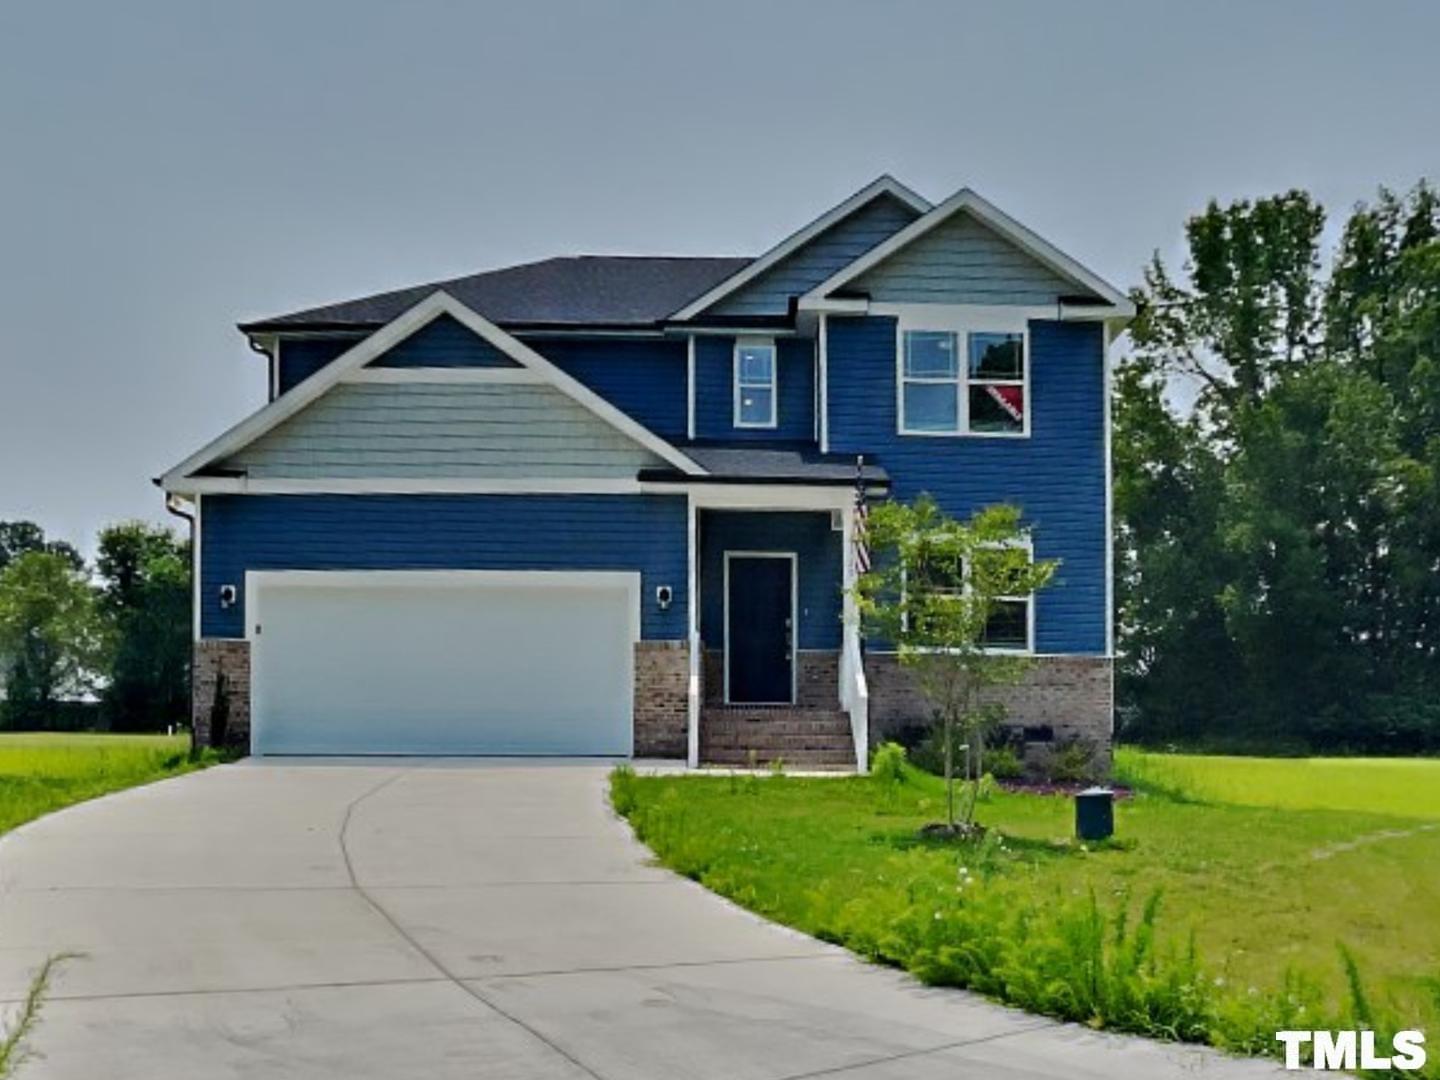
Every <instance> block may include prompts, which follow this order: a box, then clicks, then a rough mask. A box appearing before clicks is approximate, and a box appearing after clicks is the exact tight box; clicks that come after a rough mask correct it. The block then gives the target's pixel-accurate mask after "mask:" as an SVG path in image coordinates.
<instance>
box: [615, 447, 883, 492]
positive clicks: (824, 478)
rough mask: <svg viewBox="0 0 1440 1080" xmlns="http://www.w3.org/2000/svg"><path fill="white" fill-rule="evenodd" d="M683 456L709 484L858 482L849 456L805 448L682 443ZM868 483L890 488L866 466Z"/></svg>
mask: <svg viewBox="0 0 1440 1080" xmlns="http://www.w3.org/2000/svg"><path fill="white" fill-rule="evenodd" d="M678 448H679V450H680V452H681V453H683V454H685V455H686V456H687V457H689V458H691V459H692V460H693V461H694V462H695V463H696V464H697V465H699V466H700V467H701V468H703V469H704V470H705V471H706V472H708V473H709V474H710V475H709V476H708V477H706V479H708V480H714V481H718V482H721V483H724V482H726V481H733V482H741V481H755V482H761V483H763V482H766V481H769V482H772V483H806V484H853V483H854V482H855V458H854V457H853V456H851V455H847V454H822V453H820V452H819V451H818V450H815V449H811V448H809V447H805V446H769V445H764V444H761V445H755V446H736V445H734V444H733V443H732V444H729V445H726V446H707V445H705V444H702V443H680V444H678ZM642 476H645V477H646V478H648V479H665V478H667V476H668V474H665V475H662V474H661V472H660V471H647V472H646V473H644V474H642ZM865 480H866V483H868V484H877V485H881V484H888V483H889V482H890V478H889V476H888V475H887V474H886V472H885V470H884V469H882V468H880V466H878V465H874V464H870V463H868V462H867V463H866V465H865Z"/></svg>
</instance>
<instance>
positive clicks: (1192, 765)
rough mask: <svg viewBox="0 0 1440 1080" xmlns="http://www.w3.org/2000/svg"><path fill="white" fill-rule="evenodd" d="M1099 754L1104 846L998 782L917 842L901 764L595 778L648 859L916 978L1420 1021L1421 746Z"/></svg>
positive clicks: (1439, 818)
mask: <svg viewBox="0 0 1440 1080" xmlns="http://www.w3.org/2000/svg"><path fill="white" fill-rule="evenodd" d="M1118 764H1119V768H1120V771H1121V774H1122V778H1124V779H1127V780H1130V781H1131V782H1135V783H1137V784H1138V785H1139V786H1140V788H1141V790H1140V792H1139V793H1138V794H1137V796H1136V797H1135V798H1134V799H1132V800H1129V801H1126V802H1123V803H1121V804H1120V805H1119V806H1118V807H1117V812H1116V825H1117V842H1115V843H1113V844H1106V845H1100V846H1098V847H1094V848H1091V849H1089V850H1087V849H1085V848H1084V847H1082V846H1081V845H1079V844H1077V843H1074V842H1073V841H1072V840H1071V839H1070V837H1071V834H1072V823H1073V810H1072V805H1071V803H1070V801H1069V800H1068V799H1065V798H1060V797H1054V796H1038V795H1018V794H1006V793H997V794H995V795H994V796H993V797H992V798H991V799H990V800H989V801H988V802H986V803H982V805H981V806H980V807H979V814H978V817H979V820H980V821H981V822H982V823H983V824H985V825H987V826H989V828H990V830H991V834H990V835H989V836H987V838H986V840H985V841H984V842H982V843H980V844H978V845H977V844H968V845H966V844H957V843H954V842H941V841H922V840H921V839H920V838H919V836H918V831H917V830H918V829H919V827H920V826H921V825H923V824H925V823H927V822H930V821H934V820H936V819H937V818H939V817H940V816H941V815H942V814H943V806H944V802H943V788H942V785H941V784H940V782H939V781H938V780H937V779H936V778H934V777H931V776H928V775H925V774H923V773H920V772H918V771H916V770H914V769H911V768H909V767H908V766H907V767H906V769H905V771H904V772H903V774H902V775H901V777H900V779H898V780H896V781H891V782H887V781H884V780H881V779H879V778H875V777H850V778H843V779H800V778H793V777H783V778H771V777H755V778H749V777H747V778H729V777H713V778H712V777H694V776H670V777H633V776H631V775H629V774H627V773H625V772H623V771H622V772H621V773H619V774H618V775H617V777H616V779H615V782H614V786H613V795H614V798H615V801H616V806H617V809H619V810H620V811H621V812H622V813H624V814H625V815H626V816H627V817H628V818H629V819H630V820H631V822H632V823H633V824H634V826H635V828H636V830H637V832H638V833H639V835H640V837H641V838H642V839H643V840H644V841H645V842H646V843H648V844H649V845H650V846H651V848H652V849H653V850H654V851H655V852H656V854H657V856H658V857H659V859H660V860H661V861H662V862H664V863H665V864H667V865H669V866H671V867H672V868H674V869H676V870H677V871H679V872H681V873H683V874H686V875H688V876H691V877H693V878H695V879H697V880H699V881H700V882H702V883H703V884H705V885H706V886H708V887H710V888H712V889H714V890H715V891H717V892H720V893H723V894H724V895H726V896H729V897H731V898H732V899H734V900H736V901H737V902H739V903H741V904H743V905H744V906H746V907H749V908H751V909H753V910H755V911H758V912H760V913H761V914H763V915H766V916H768V917H770V918H773V919H775V920H777V921H779V922H783V923H787V924H789V925H791V926H794V927H797V928H799V929H801V930H804V931H807V932H809V933H811V934H815V935H816V936H818V937H821V938H825V939H827V940H833V941H837V942H840V943H842V944H845V945H847V946H849V947H850V948H852V949H855V950H856V951H857V952H859V953H861V954H862V955H865V956H867V957H870V958H872V959H875V960H879V961H883V962H887V963H893V964H897V965H899V966H903V967H906V968H908V969H909V970H911V971H913V972H915V973H916V974H917V975H918V976H919V977H921V978H922V979H925V980H926V981H929V982H933V983H938V984H945V985H960V986H970V987H972V988H974V989H977V990H980V991H982V992H985V993H988V994H990V995H992V996H995V997H998V998H1002V999H1004V1000H1008V1001H1011V1002H1013V1003H1015V1004H1019V1005H1021V1006H1023V1007H1026V1008H1031V1009H1033V1010H1035V1011H1039V1012H1046V1013H1050V1014H1052V1015H1058V1016H1064V1017H1066V1018H1069V1019H1076V1020H1081V1021H1085V1022H1089V1023H1093V1024H1095V1025H1097V1026H1105V1027H1115V1028H1120V1029H1124V1030H1132V1031H1141V1032H1145V1033H1148V1034H1152V1035H1159V1036H1162V1037H1173V1038H1185V1039H1191V1040H1196V1041H1209V1042H1213V1043H1216V1044H1218V1045H1222V1046H1229V1047H1233V1048H1236V1049H1242V1050H1247V1051H1251V1052H1272V1051H1273V1050H1274V1049H1275V1046H1276V1044H1274V1043H1273V1042H1272V1038H1273V1033H1274V1031H1276V1030H1278V1029H1279V1028H1281V1027H1286V1026H1289V1027H1301V1028H1307V1029H1308V1028H1312V1027H1348V1026H1352V1025H1351V1024H1350V1023H1348V1021H1349V1020H1351V1019H1355V1018H1357V1017H1360V1018H1363V1017H1364V1016H1365V1015H1371V1016H1373V1020H1374V1024H1375V1026H1377V1027H1379V1028H1382V1029H1383V1028H1384V1027H1386V1026H1387V1025H1389V1024H1399V1025H1400V1026H1404V1027H1419V1028H1421V1029H1426V1028H1427V1027H1428V1029H1429V1031H1430V1033H1431V1037H1432V1039H1433V1040H1436V1041H1440V1038H1437V1036H1440V984H1437V983H1436V982H1435V981H1434V980H1437V979H1440V761H1408V760H1404V761H1401V760H1395V761H1376V760H1356V761H1348V760H1346V761H1339V760H1324V761H1318V760H1314V761H1306V760H1283V759H1281V760H1264V759H1253V758H1238V759H1237V758H1202V757H1181V756H1170V755H1150V754H1142V753H1140V752H1137V751H1125V752H1122V754H1121V755H1120V757H1119V762H1118ZM1155 896H1158V897H1159V901H1158V904H1159V906H1158V909H1156V910H1155V911H1154V912H1152V915H1151V917H1150V918H1149V919H1147V918H1146V916H1145V908H1146V905H1147V902H1150V901H1151V900H1152V897H1155ZM1092 897H1093V901H1092ZM1122 912H1123V913H1124V915H1123V916H1122V914H1121V913H1122ZM1192 941H1193V952H1192V944H1191V943H1192ZM1342 944H1343V945H1344V946H1345V947H1346V949H1348V950H1349V951H1350V953H1351V954H1352V955H1353V957H1354V959H1355V962H1356V969H1357V971H1358V976H1359V986H1360V988H1361V990H1362V994H1361V996H1360V997H1359V998H1358V999H1357V997H1356V995H1355V994H1354V993H1353V991H1352V990H1351V985H1352V984H1351V983H1350V981H1349V980H1348V979H1347V971H1346V967H1345V965H1344V963H1343V962H1342V959H1341V953H1340V949H1339V946H1340V945H1342ZM1327 1020H1328V1021H1329V1022H1328V1023H1327V1022H1325V1021H1327ZM1312 1021H1315V1022H1312ZM1342 1021H1347V1022H1344V1023H1342ZM1431 1057H1432V1061H1433V1060H1434V1059H1435V1058H1436V1057H1440V1055H1435V1054H1432V1055H1431ZM1432 1068H1433V1066H1432Z"/></svg>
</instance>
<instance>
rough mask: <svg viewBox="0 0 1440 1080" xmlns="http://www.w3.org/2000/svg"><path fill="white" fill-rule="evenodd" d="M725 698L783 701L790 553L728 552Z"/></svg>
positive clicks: (788, 693)
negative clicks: (757, 553)
mask: <svg viewBox="0 0 1440 1080" xmlns="http://www.w3.org/2000/svg"><path fill="white" fill-rule="evenodd" d="M725 571H726V572H725V665H726V691H727V693H726V699H727V700H728V701H730V702H731V703H732V704H767V705H776V704H787V703H789V702H790V701H792V700H793V696H794V679H793V676H792V672H793V670H794V664H795V653H794V648H795V627H794V625H793V619H794V614H795V610H794V609H795V593H794V588H795V556H794V555H756V554H747V553H743V552H731V553H727V555H726V560H725Z"/></svg>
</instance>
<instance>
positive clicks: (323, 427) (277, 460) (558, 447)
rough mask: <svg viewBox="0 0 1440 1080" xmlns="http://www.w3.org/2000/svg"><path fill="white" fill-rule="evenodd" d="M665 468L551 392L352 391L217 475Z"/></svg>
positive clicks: (347, 387) (594, 473) (426, 387)
mask: <svg viewBox="0 0 1440 1080" xmlns="http://www.w3.org/2000/svg"><path fill="white" fill-rule="evenodd" d="M663 464H664V462H663V460H662V459H661V458H660V457H659V456H658V455H656V454H654V453H652V452H651V451H649V450H647V449H645V448H644V447H643V446H641V445H640V444H639V443H637V442H635V441H634V440H633V439H631V438H629V437H628V436H627V435H625V434H624V433H622V432H621V431H619V430H617V429H616V428H615V427H613V426H611V425H610V424H608V423H606V422H605V421H604V420H602V419H601V418H600V417H598V416H596V415H595V414H594V413H593V412H591V411H590V410H589V409H587V408H585V407H584V406H582V405H580V404H579V403H577V402H576V401H574V400H573V399H572V398H570V397H569V396H567V395H566V394H564V393H562V392H561V391H560V390H558V389H557V388H555V387H554V386H550V385H547V384H544V383H540V382H493V383H492V382H479V383H468V382H462V383H435V382H402V383H391V382H347V383H341V384H340V385H338V386H335V387H333V388H332V389H331V390H330V391H329V393H327V394H325V395H324V396H322V397H320V398H317V399H316V400H315V401H314V402H312V403H311V404H310V405H309V406H308V407H307V408H305V409H304V410H302V411H301V412H299V413H297V414H296V415H294V416H292V417H290V418H289V419H288V420H286V421H284V422H283V423H281V424H280V425H278V426H277V427H275V428H273V429H271V430H270V431H268V432H266V433H265V434H264V435H262V436H260V437H259V438H258V439H256V440H255V441H254V442H252V443H250V444H249V445H247V446H245V447H244V448H243V449H241V450H239V451H237V452H235V453H234V454H231V455H230V456H229V457H227V458H225V459H223V460H222V461H221V462H220V463H219V464H218V466H217V467H218V468H219V469H221V470H223V471H227V472H228V471H238V472H243V473H244V474H246V475H247V476H249V477H250V478H252V479H258V478H269V479H278V478H283V479H340V478H365V479H381V478H385V479H402V478H415V479H424V478H430V479H445V478H485V479H504V478H531V477H543V478H564V479H574V478H590V477H611V478H633V477H634V476H635V474H636V472H637V471H638V470H640V469H643V468H652V467H656V466H660V465H663Z"/></svg>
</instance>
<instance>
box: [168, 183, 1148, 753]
mask: <svg viewBox="0 0 1440 1080" xmlns="http://www.w3.org/2000/svg"><path fill="white" fill-rule="evenodd" d="M1132 315H1133V310H1132V307H1131V305H1130V303H1129V301H1128V300H1127V299H1126V297H1125V296H1124V295H1122V294H1121V293H1120V292H1118V291H1117V290H1116V289H1115V288H1113V287H1112V286H1110V285H1109V284H1107V283H1106V282H1104V281H1103V280H1101V279H1100V278H1099V277H1097V276H1096V275H1095V274H1093V273H1091V272H1090V271H1088V270H1086V269H1085V268H1084V267H1083V266H1081V265H1080V264H1079V263H1078V262H1076V261H1075V260H1074V259H1072V258H1070V257H1069V256H1067V255H1065V254H1063V253H1061V252H1060V251H1058V250H1057V249H1056V248H1054V247H1053V246H1051V245H1050V244H1048V243H1047V242H1045V241H1044V240H1042V239H1041V238H1040V237H1038V236H1036V235H1035V234H1034V233H1032V232H1030V231H1029V230H1028V229H1026V228H1025V227H1024V226H1022V225H1020V224H1019V223H1017V222H1016V221H1014V220H1012V219H1011V218H1009V217H1007V216H1006V215H1005V214H1004V213H1002V212H1001V211H1000V210H998V209H996V208H995V207H994V206H992V205H991V204H990V203H988V202H986V201H985V200H984V199H982V198H981V197H980V196H978V195H977V194H975V193H974V192H973V191H970V190H968V189H965V190H962V191H960V192H958V193H957V194H955V195H954V196H952V197H950V198H949V199H947V200H945V201H944V202H941V203H939V204H938V205H932V204H931V203H929V202H927V201H926V200H925V199H923V198H921V197H920V196H919V195H917V194H915V193H914V192H913V191H911V190H909V189H908V188H906V187H905V186H903V185H902V184H900V183H898V182H897V181H895V180H894V179H892V178H890V177H888V176H887V177H881V178H880V179H879V180H876V181H875V182H874V183H872V184H870V185H869V186H867V187H865V188H864V189H863V190H861V191H859V192H857V193H856V194H855V195H853V196H851V197H850V198H848V199H846V200H845V201H844V202H842V203H840V204H839V205H838V206H835V207H833V208H832V209H830V210H827V211H826V212H825V213H823V214H821V215H820V216H819V217H818V218H816V219H815V220H814V221H812V222H810V223H809V224H807V225H805V226H804V227H803V228H801V229H800V230H799V231H797V232H795V233H794V234H793V235H791V236H789V237H787V238H786V239H784V240H783V241H781V242H780V243H779V244H777V245H776V246H775V247H773V248H771V249H770V250H769V251H767V252H765V253H764V254H763V255H760V256H759V257H758V258H649V257H611V256H581V257H567V258H555V259H548V260H545V261H542V262H537V263H531V264H527V265H522V266H513V267H508V268H506V269H501V270H494V271H490V272H486V273H479V274H474V275H471V276H468V277H462V278H457V279H455V280H451V281H442V282H438V283H435V284H430V285H422V286H417V287H415V288H409V289H403V290H400V291H397V292H390V293H384V294H381V295H378V296H370V297H366V298H364V299H360V300H353V301H348V302H345V303H337V304H332V305H329V306H326V307H320V308H313V309H311V310H307V311H301V312H297V313H294V314H289V315H282V316H279V317H275V318H266V319H259V320H256V321H254V322H249V323H245V324H243V325H241V327H240V330H241V331H242V332H243V333H244V334H245V335H246V336H247V337H248V338H249V340H250V343H251V345H252V347H253V348H254V349H255V350H256V351H257V352H260V353H263V354H264V356H265V357H266V358H267V363H268V365H269V380H270V401H269V403H268V404H266V405H265V406H264V407H263V408H261V409H260V410H259V411H258V412H256V413H254V414H253V415H251V416H249V417H248V418H247V419H245V420H244V421H243V422H241V423H239V424H238V425H236V426H235V427H234V428H232V429H231V430H230V431H227V432H225V433H224V434H223V435H221V436H220V437H219V438H217V439H215V440H214V441H213V442H211V443H210V444H209V445H207V446H205V447H203V448H202V449H200V450H199V451H197V452H196V453H194V454H192V455H191V456H189V457H188V458H186V459H185V460H184V461H183V462H181V463H180V464H179V465H177V466H175V467H174V468H173V469H171V470H170V471H169V472H167V473H165V474H164V476H163V477H161V478H160V479H159V481H158V483H159V484H160V485H161V486H162V487H163V489H164V490H165V492H166V493H167V496H168V499H169V501H170V504H171V507H172V509H175V510H177V512H181V513H184V514H187V515H190V516H192V517H193V521H194V534H195V558H196V574H195V580H196V590H197V591H196V600H195V609H196V614H195V627H194V634H195V667H194V671H195V679H194V682H195V702H194V709H195V712H194V716H195V723H196V726H197V731H198V732H199V734H200V737H201V738H202V739H204V740H207V741H220V740H228V741H232V742H237V743H240V744H247V743H248V746H249V749H250V751H251V752H252V753H256V754H292V753H293V754H321V753H323V754H332V753H336V754H339V753H343V754H385V753H397V754H563V755H617V756H632V755H633V756H635V757H674V758H684V759H688V761H689V762H690V763H691V764H692V765H695V764H700V763H706V762H722V763H723V762H728V763H744V762H747V761H756V760H758V761H765V760H769V759H771V758H773V757H776V756H779V757H782V758H783V759H784V760H785V761H786V762H787V763H789V764H794V765H797V766H799V765H832V766H839V767H847V766H859V767H861V768H863V767H864V762H865V756H866V748H867V746H868V744H869V743H870V742H871V741H872V740H873V739H875V738H877V737H878V736H879V735H880V734H881V733H883V732H885V731H888V730H891V729H894V728H896V727H898V726H903V725H905V724H907V723H913V722H916V721H922V720H923V719H924V718H925V715H926V709H925V707H924V705H923V702H921V700H920V699H919V697H918V696H917V694H916V692H915V690H914V687H913V686H912V685H910V683H909V681H908V679H907V676H906V673H905V672H904V671H903V670H901V669H900V668H899V666H898V664H897V663H896V658H895V656H894V655H893V654H887V653H886V652H885V651H884V650H883V649H881V648H871V649H868V650H867V649H864V648H863V646H862V642H861V640H860V635H859V631H858V628H857V626H856V622H855V619H854V617H853V611H852V610H850V609H851V605H850V604H849V603H848V602H847V600H846V591H845V590H846V587H847V586H848V585H849V584H850V583H851V581H852V580H853V576H854V574H855V572H856V570H855V565H856V564H855V557H854V545H853V540H854V536H855V528H856V510H857V496H859V495H861V494H862V493H863V497H864V498H866V499H870V500H874V499H885V498H897V499H906V500H908V499H912V498H914V497H915V496H916V495H918V494H920V493H921V492H929V493H930V494H932V495H933V496H934V497H935V498H936V499H937V500H938V501H939V502H940V503H941V505H942V506H943V507H944V508H945V509H947V510H948V511H949V512H951V513H953V514H956V515H965V514H967V513H968V512H969V511H971V510H972V509H973V508H975V507H978V506H981V505H985V504H989V503H994V502H999V501H1010V502H1015V503H1017V504H1019V505H1020V506H1021V507H1022V508H1023V510H1024V513H1025V518H1026V521H1027V525H1028V528H1029V533H1030V542H1031V544H1032V546H1033V551H1034V553H1035V555H1036V556H1037V557H1042V558H1058V559H1059V560H1061V568H1060V571H1059V575H1058V580H1057V581H1056V583H1055V584H1053V585H1052V586H1051V587H1050V588H1049V589H1047V590H1046V591H1045V592H1043V593H1042V594H1041V595H1039V596H1038V597H1034V598H1024V597H1021V598H1016V600H1015V601H1014V602H1013V603H1012V604H1010V605H1007V608H1006V610H1005V611H1004V612H1001V613H999V616H1000V617H999V618H997V621H996V625H995V627H994V628H993V632H992V641H993V646H994V647H996V648H1009V649H1014V650H1019V651H1023V652H1026V653H1031V654H1034V656H1035V657H1036V658H1037V659H1036V662H1035V664H1034V666H1033V668H1032V670H1031V673H1030V675H1029V676H1028V677H1027V679H1026V682H1025V683H1024V684H1023V685H1021V686H1019V687H1016V688H1014V689H1013V690H1012V691H1010V692H1009V693H1008V698H1009V705H1010V717H1011V722H1012V723H1013V724H1014V725H1016V727H1017V728H1018V729H1021V730H1023V731H1024V732H1025V733H1026V738H1027V739H1028V740H1029V741H1030V742H1032V743H1042V742H1044V741H1045V740H1047V739H1057V740H1063V739H1068V738H1084V739H1087V740H1089V741H1091V742H1093V743H1094V744H1095V745H1096V746H1097V747H1098V748H1099V749H1101V750H1102V751H1103V750H1106V749H1108V745H1109V739H1110V730H1111V685H1112V683H1111V651H1112V650H1111V603H1112V601H1111V593H1112V589H1111V579H1110V558H1109V552H1110V543H1111V540H1110V482H1109V441H1110V425H1109V368H1108V363H1107V346H1108V344H1109V341H1110V339H1111V337H1112V335H1113V334H1114V333H1116V332H1117V331H1118V330H1119V329H1120V328H1121V327H1122V326H1123V325H1124V324H1125V322H1126V320H1127V319H1128V318H1130V317H1131V316H1132ZM862 458H863V462H862V460H861V459H862Z"/></svg>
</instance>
